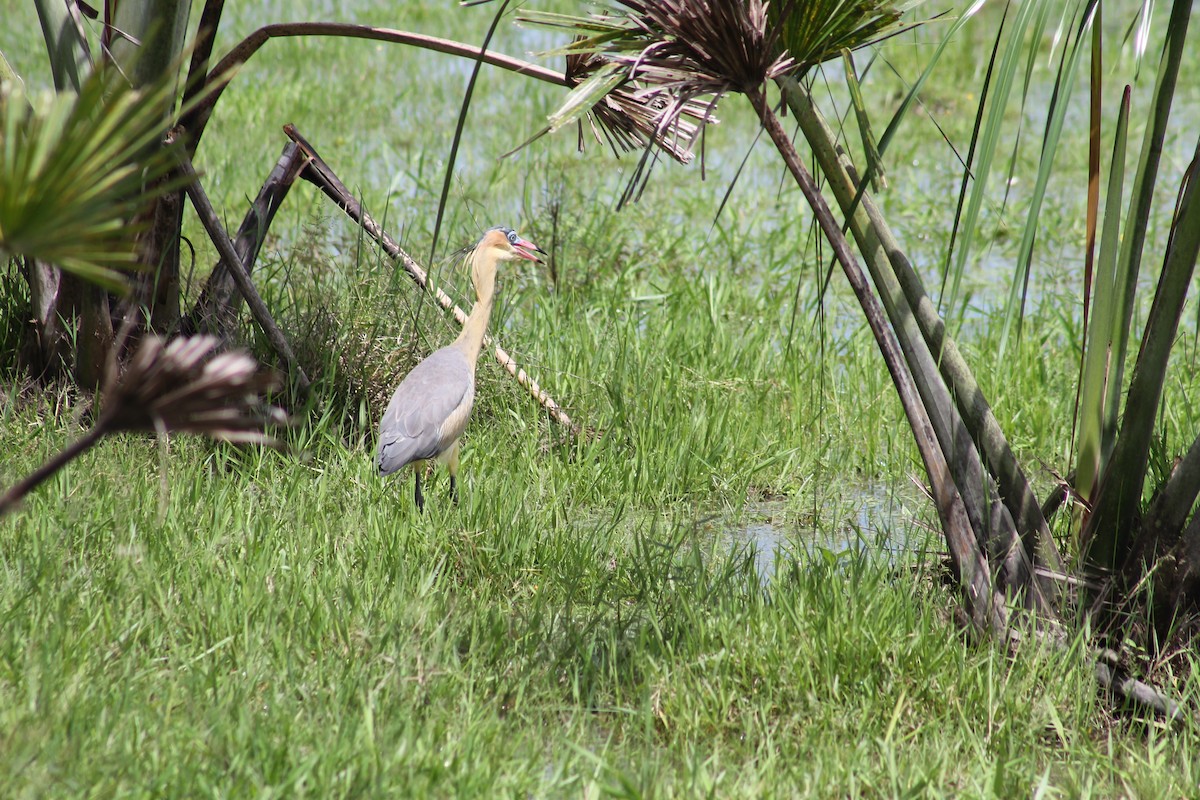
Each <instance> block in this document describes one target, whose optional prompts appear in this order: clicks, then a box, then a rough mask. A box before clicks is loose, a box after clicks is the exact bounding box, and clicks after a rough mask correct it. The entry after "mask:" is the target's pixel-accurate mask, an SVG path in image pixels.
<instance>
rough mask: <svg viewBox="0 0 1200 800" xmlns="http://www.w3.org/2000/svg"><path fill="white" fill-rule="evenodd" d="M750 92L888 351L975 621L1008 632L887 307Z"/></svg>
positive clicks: (762, 96) (761, 100)
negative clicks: (886, 314)
mask: <svg viewBox="0 0 1200 800" xmlns="http://www.w3.org/2000/svg"><path fill="white" fill-rule="evenodd" d="M746 96H747V97H748V98H749V100H750V104H751V105H752V106H754V109H755V111H757V112H758V116H759V119H760V120H761V121H762V124H763V126H764V127H765V128H766V130H767V134H768V135H769V136H770V137H771V141H772V142H773V143H774V144H775V148H776V149H777V150H778V151H779V153H780V155H781V156H782V157H783V160H784V163H785V164H786V165H787V168H788V170H789V171H790V172H791V174H792V177H793V178H794V179H795V181H796V183H797V185H799V187H800V191H802V192H803V193H804V198H805V199H806V200H807V201H808V205H809V207H810V208H811V209H812V210H813V214H814V215H815V216H816V218H817V222H818V223H819V224H820V226H821V231H822V233H824V235H825V239H826V241H828V242H829V243H830V245H831V246H832V247H833V250H834V253H835V254H836V255H837V259H838V262H839V263H840V264H841V266H842V270H843V271H844V272H845V273H846V278H847V280H848V281H849V282H850V286H851V288H852V289H853V290H854V295H855V297H856V298H857V299H858V302H859V304H860V305H861V306H862V309H863V313H864V315H865V316H866V318H867V324H868V325H870V327H871V333H872V334H874V336H875V341H876V343H877V344H878V345H879V349H880V351H881V352H882V354H883V360H884V362H885V363H886V364H887V368H888V372H889V373H891V376H892V381H893V382H894V383H895V385H896V392H897V394H898V395H899V396H900V402H901V403H902V405H903V406H904V413H905V414H906V415H907V417H908V421H909V425H910V426H911V427H912V430H913V435H914V437H915V438H916V442H917V448H918V449H919V450H920V452H921V459H922V460H923V461H924V462H925V469H926V470H927V471H928V473H929V483H930V488H931V489H932V492H933V498H934V504H935V505H936V506H937V511H938V517H939V518H940V519H941V522H942V531H943V532H944V534H945V536H946V544H947V545H948V547H949V550H950V558H951V560H952V561H953V563H954V567H955V569H956V570H957V571H958V574H959V578H960V582H961V584H962V587H963V590H964V591H963V594H964V596H965V598H966V601H967V606H968V609H969V610H970V616H971V621H972V622H973V623H974V624H975V626H976V627H978V628H979V629H980V630H984V631H991V632H992V633H994V634H996V635H997V636H1003V635H1004V634H1005V629H1006V628H1007V613H1006V609H1005V606H1004V599H1003V597H1002V596H1000V595H999V593H998V592H996V590H995V588H994V586H993V584H992V576H991V571H990V570H989V569H988V563H987V557H986V556H985V555H984V553H983V551H982V550H981V549H980V548H979V543H978V542H977V541H976V540H975V536H974V534H973V532H972V530H971V522H970V520H969V519H968V518H967V510H966V507H965V506H964V505H963V500H962V497H961V496H960V495H959V493H958V489H957V487H956V486H955V484H954V479H953V476H951V474H950V471H949V467H948V466H947V464H946V456H945V454H944V453H943V452H942V450H941V447H940V446H939V445H938V442H937V437H936V435H935V434H934V431H933V426H932V424H931V423H930V421H929V415H928V414H927V413H926V411H925V408H924V406H922V405H921V401H920V398H919V397H918V395H917V390H916V387H915V386H914V384H913V379H912V375H911V374H910V373H909V371H908V368H907V366H906V365H905V363H904V360H903V356H902V355H901V352H900V345H899V344H898V343H897V342H896V337H895V335H894V334H893V333H892V331H891V330H890V329H889V328H888V326H887V321H886V320H885V319H884V316H883V311H882V310H881V309H880V307H879V301H878V300H876V299H875V295H873V294H872V293H871V288H870V286H869V285H868V283H867V279H866V276H865V275H864V274H863V271H862V268H861V267H859V266H858V262H857V261H856V260H855V258H854V255H853V254H852V253H851V252H850V247H849V244H848V243H847V242H846V237H845V236H843V235H842V231H841V228H840V227H839V226H838V224H837V222H836V221H835V220H834V218H833V213H832V212H831V211H830V210H829V206H828V205H827V204H826V202H825V198H824V197H823V196H822V195H821V193H820V191H819V190H818V189H817V187H816V184H815V183H814V182H813V179H812V176H811V175H809V174H808V171H807V170H805V169H804V165H803V164H802V163H801V161H800V158H799V155H798V154H797V153H796V150H795V148H794V147H793V145H792V141H791V138H790V137H789V136H788V134H787V131H785V130H784V129H783V126H782V125H781V124H780V123H779V119H778V118H777V117H776V116H775V114H774V113H773V112H772V111H771V107H770V105H769V104H768V102H767V96H766V93H765V91H764V90H763V88H762V87H754V88H750V89H747V90H746Z"/></svg>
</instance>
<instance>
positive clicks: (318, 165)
mask: <svg viewBox="0 0 1200 800" xmlns="http://www.w3.org/2000/svg"><path fill="white" fill-rule="evenodd" d="M283 131H284V133H286V134H287V135H288V137H289V138H290V139H291V140H292V141H293V142H295V143H296V144H298V145H300V147H301V149H302V150H303V152H304V153H305V155H306V156H307V157H308V163H307V165H306V167H305V169H304V170H303V172H301V174H300V177H302V178H304V179H305V180H307V181H309V182H310V183H312V184H314V185H315V186H317V187H318V188H319V189H320V190H321V191H322V192H324V193H325V195H326V196H327V197H328V198H329V199H331V200H333V201H334V202H335V203H337V205H338V207H339V208H341V209H342V210H343V211H345V212H346V215H347V216H349V217H350V218H351V219H352V220H354V221H355V222H357V223H358V224H359V225H361V226H362V229H363V230H364V231H366V233H367V235H368V236H370V237H371V238H372V239H374V240H375V241H376V242H378V243H379V246H380V247H381V248H382V249H383V251H384V252H385V253H387V254H388V255H389V256H391V257H392V258H394V259H396V260H397V261H398V262H399V263H400V266H401V267H403V268H404V271H405V272H407V273H408V276H409V277H410V278H412V279H413V282H414V283H416V284H417V286H418V287H420V289H421V290H422V291H424V292H427V293H429V294H432V295H433V298H434V300H436V301H437V304H438V305H439V306H441V307H442V308H443V309H444V310H446V311H448V312H450V313H451V314H453V315H454V318H455V319H456V320H458V324H459V325H462V324H464V323H466V321H467V314H466V312H465V311H463V310H462V309H461V308H459V307H458V306H457V305H455V304H454V301H453V300H451V299H450V296H449V295H447V294H446V293H445V292H443V291H442V290H441V289H439V288H437V287H435V286H432V285H431V284H430V283H429V275H428V274H427V273H426V272H425V270H424V269H422V268H421V266H420V265H419V264H418V263H417V262H416V261H414V260H413V258H412V257H411V256H409V255H408V253H406V252H404V250H402V249H401V248H400V245H399V244H397V243H396V240H395V239H393V238H392V237H391V236H389V235H388V234H387V231H385V230H383V228H382V227H380V225H379V223H378V222H376V221H375V220H374V219H372V218H371V215H370V214H368V213H367V212H365V211H363V209H362V205H361V204H360V203H359V202H358V200H356V199H355V198H354V195H352V194H350V191H349V190H348V189H347V188H346V185H345V184H344V183H342V181H341V179H339V178H338V176H337V175H336V174H335V173H334V171H333V170H332V169H330V167H329V165H328V164H326V163H325V161H324V160H323V159H322V158H321V156H320V155H319V154H318V153H317V151H316V149H315V148H314V147H313V146H312V145H311V144H309V143H308V141H307V140H306V139H305V138H304V137H303V136H301V135H300V132H299V131H297V130H296V126H294V125H292V124H290V123H289V124H287V125H284V126H283ZM483 342H484V345H486V346H488V347H493V355H494V356H495V358H496V361H497V362H499V364H500V366H502V367H504V369H505V370H507V371H508V373H509V374H510V375H512V376H513V377H514V378H516V380H517V383H518V384H519V385H521V386H523V387H524V388H525V390H526V391H527V392H529V394H530V396H531V397H533V399H534V400H536V401H537V402H538V403H539V404H540V405H541V406H542V407H543V408H545V409H546V411H547V412H548V413H549V414H550V417H551V419H553V420H554V421H555V422H557V423H559V424H560V425H562V426H563V427H565V428H566V429H567V430H568V431H570V432H571V434H572V435H576V436H577V435H579V433H580V429H579V426H577V425H576V424H575V423H574V422H573V421H572V420H571V418H570V417H569V416H568V415H567V413H566V412H565V411H563V410H562V407H561V406H559V405H558V403H556V402H555V401H554V398H553V397H551V396H550V395H549V394H547V393H546V391H545V390H544V389H543V388H542V387H541V386H539V385H538V383H537V381H535V380H533V378H531V377H530V376H529V374H528V373H526V372H525V370H523V369H521V368H520V366H518V364H517V362H516V361H515V360H514V359H513V357H512V356H510V355H509V354H508V353H507V352H506V351H505V350H504V348H502V347H500V346H499V345H497V344H495V343H494V340H493V339H492V337H491V336H484V339H483Z"/></svg>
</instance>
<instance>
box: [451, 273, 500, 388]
mask: <svg viewBox="0 0 1200 800" xmlns="http://www.w3.org/2000/svg"><path fill="white" fill-rule="evenodd" d="M471 272H472V278H473V280H474V283H475V295H476V299H475V305H474V306H472V307H471V313H470V315H468V316H467V321H466V323H465V324H464V325H463V328H462V333H460V334H459V335H458V338H457V339H455V340H454V344H455V346H457V347H460V348H462V350H463V351H464V352H465V353H466V354H467V358H468V359H470V361H471V363H472V364H474V363H475V362H476V361H478V359H479V351H480V349H481V348H482V347H483V334H484V332H485V331H486V330H487V324H488V319H489V318H490V317H491V316H492V306H493V305H494V304H495V297H496V263H495V260H494V259H488V258H486V256H485V257H484V258H482V259H478V260H476V259H473V263H472V270H471Z"/></svg>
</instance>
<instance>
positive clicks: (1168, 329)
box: [1085, 138, 1200, 569]
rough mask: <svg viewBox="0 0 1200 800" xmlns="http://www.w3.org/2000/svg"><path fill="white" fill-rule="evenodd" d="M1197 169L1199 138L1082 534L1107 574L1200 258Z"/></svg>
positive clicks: (1123, 545) (1138, 482)
mask: <svg viewBox="0 0 1200 800" xmlns="http://www.w3.org/2000/svg"><path fill="white" fill-rule="evenodd" d="M1197 169H1200V138H1198V139H1197V142H1196V150H1195V153H1194V154H1193V156H1192V162H1191V164H1190V165H1189V167H1188V169H1187V171H1186V173H1185V174H1184V179H1183V180H1184V184H1183V187H1182V189H1181V194H1182V198H1181V199H1180V201H1179V205H1178V207H1177V208H1176V212H1175V217H1174V222H1173V224H1172V225H1171V233H1170V237H1169V240H1168V242H1169V243H1168V245H1167V257H1166V262H1165V263H1164V264H1163V269H1162V275H1161V276H1160V277H1159V281H1158V288H1157V290H1156V291H1155V294H1154V304H1153V305H1152V306H1151V307H1150V316H1149V319H1148V320H1147V321H1146V334H1145V336H1144V337H1143V339H1142V345H1141V349H1140V350H1139V351H1138V359H1137V364H1136V366H1135V367H1134V370H1133V378H1132V380H1131V381H1130V384H1129V400H1128V402H1127V403H1126V407H1125V417H1124V419H1123V420H1122V423H1121V432H1120V435H1119V437H1118V439H1117V443H1116V446H1115V447H1114V448H1113V454H1112V458H1111V459H1110V460H1109V462H1108V465H1107V466H1106V468H1105V470H1104V477H1103V479H1102V480H1103V484H1102V485H1101V491H1100V496H1099V498H1098V499H1097V501H1096V504H1095V507H1094V509H1093V512H1092V517H1091V519H1090V520H1089V521H1088V529H1086V530H1085V541H1087V542H1089V547H1088V551H1087V558H1088V561H1089V562H1090V563H1092V564H1093V565H1096V566H1099V567H1102V568H1109V569H1113V568H1116V567H1118V566H1119V565H1120V563H1121V561H1122V559H1123V558H1124V556H1125V555H1126V554H1127V552H1128V550H1129V548H1130V546H1131V545H1132V543H1133V541H1134V537H1135V535H1136V531H1135V530H1134V522H1135V520H1136V519H1137V516H1138V514H1139V513H1140V511H1141V498H1142V491H1143V487H1144V485H1145V477H1146V469H1147V464H1148V463H1149V460H1150V447H1151V444H1152V442H1153V440H1154V423H1155V420H1156V419H1157V416H1158V404H1159V401H1160V399H1161V398H1162V390H1163V385H1164V384H1165V383H1166V374H1167V363H1168V361H1169V360H1170V356H1171V346H1172V345H1173V344H1174V342H1175V334H1176V332H1177V331H1178V329H1179V320H1180V319H1181V317H1182V316H1183V307H1184V301H1185V300H1186V299H1187V290H1188V286H1189V285H1190V284H1191V281H1192V275H1193V273H1194V272H1195V269H1196V258H1197V256H1198V255H1200V197H1198V196H1197V191H1196V184H1197V181H1196V180H1195V178H1196V171H1197Z"/></svg>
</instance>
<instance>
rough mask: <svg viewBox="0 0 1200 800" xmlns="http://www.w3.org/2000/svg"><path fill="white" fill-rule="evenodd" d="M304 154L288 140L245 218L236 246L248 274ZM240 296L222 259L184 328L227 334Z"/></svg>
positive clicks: (240, 261)
mask: <svg viewBox="0 0 1200 800" xmlns="http://www.w3.org/2000/svg"><path fill="white" fill-rule="evenodd" d="M304 158H305V156H304V154H303V152H302V151H301V150H300V146H299V145H297V144H296V143H295V142H288V143H287V146H286V147H284V148H283V155H281V156H280V157H279V161H278V162H277V163H276V164H275V167H274V169H272V170H271V174H270V175H269V176H267V180H266V182H264V183H263V185H262V188H261V189H260V190H259V192H258V196H257V197H256V198H255V199H254V203H253V204H252V205H251V206H250V210H249V211H247V212H246V216H245V217H244V218H243V219H242V224H241V227H239V228H238V232H237V239H236V240H235V244H234V247H235V249H236V250H237V253H238V256H239V263H240V264H241V265H242V267H243V268H245V270H246V274H247V275H249V274H251V273H252V272H253V271H254V262H255V260H256V259H257V258H258V252H259V248H261V247H262V243H263V239H264V238H265V237H266V234H267V228H269V227H270V226H271V221H272V220H274V219H275V212H276V211H278V210H279V206H280V205H281V204H282V203H283V199H284V198H285V197H286V196H287V193H288V190H289V189H291V188H292V184H293V183H294V182H295V181H296V177H297V176H298V175H299V174H300V171H301V170H302V169H303V168H304ZM240 300H241V295H240V294H238V292H237V285H236V284H235V283H234V282H233V276H232V269H231V268H230V267H228V266H226V265H225V260H224V259H221V260H220V261H218V262H217V265H216V266H215V267H213V271H212V274H211V275H209V277H208V281H207V283H205V286H204V290H203V291H202V292H201V293H200V298H199V299H198V300H197V301H196V305H195V306H194V307H193V308H192V312H191V314H189V315H188V317H187V318H186V319H185V320H184V322H183V324H182V326H181V330H182V331H183V332H184V333H185V334H187V333H191V332H193V331H197V330H201V329H204V330H205V331H207V332H208V333H213V334H215V335H218V336H227V335H228V328H229V327H230V326H231V325H232V321H233V319H234V317H235V316H236V314H237V304H238V303H239V302H240Z"/></svg>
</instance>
